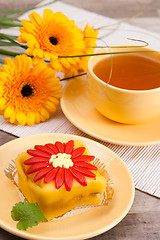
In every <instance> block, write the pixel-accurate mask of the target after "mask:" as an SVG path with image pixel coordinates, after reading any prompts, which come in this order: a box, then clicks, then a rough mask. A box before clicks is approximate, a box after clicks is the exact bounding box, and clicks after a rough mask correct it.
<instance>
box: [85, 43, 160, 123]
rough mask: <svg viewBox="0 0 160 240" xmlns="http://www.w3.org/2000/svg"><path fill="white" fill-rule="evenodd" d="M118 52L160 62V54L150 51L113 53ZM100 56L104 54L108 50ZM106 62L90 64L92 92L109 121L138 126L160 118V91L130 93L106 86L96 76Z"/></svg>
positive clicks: (97, 59)
mask: <svg viewBox="0 0 160 240" xmlns="http://www.w3.org/2000/svg"><path fill="white" fill-rule="evenodd" d="M115 51H117V52H122V51H126V52H127V51H141V53H138V54H141V55H142V56H143V55H145V56H149V57H152V59H155V60H156V61H157V60H158V61H157V62H160V54H159V53H158V52H155V51H153V50H152V49H149V48H143V49H142V48H138V47H137V48H134V49H133V48H126V49H125V50H124V49H116V48H115V50H114V51H112V52H115ZM142 51H144V53H143V52H142ZM145 51H148V52H149V53H148V52H145ZM99 52H104V50H101V51H99ZM106 52H107V50H106ZM125 54H128V53H125ZM108 57H109V56H108ZM104 58H106V55H99V56H93V57H91V58H90V59H89V62H88V70H87V78H88V91H89V96H90V99H91V101H92V102H93V104H94V105H95V108H96V109H97V110H98V111H99V112H100V113H101V114H103V115H104V116H106V117H107V118H109V119H111V120H114V121H116V122H120V123H125V124H137V123H141V122H144V121H148V120H151V119H153V118H155V117H156V116H158V115H159V114H160V87H157V88H154V89H149V90H128V89H123V88H119V87H115V86H112V85H110V84H107V83H105V82H104V81H102V80H101V79H100V78H98V77H97V76H96V75H95V73H94V72H93V69H94V67H95V66H96V64H98V63H99V62H100V61H102V59H104ZM159 64H160V63H159ZM159 69H160V68H159ZM113 71H114V68H113ZM159 71H160V70H159ZM151 80H152V79H151ZM117 81H118V79H117ZM159 81H160V79H159ZM159 84H160V83H159ZM159 86H160V85H159Z"/></svg>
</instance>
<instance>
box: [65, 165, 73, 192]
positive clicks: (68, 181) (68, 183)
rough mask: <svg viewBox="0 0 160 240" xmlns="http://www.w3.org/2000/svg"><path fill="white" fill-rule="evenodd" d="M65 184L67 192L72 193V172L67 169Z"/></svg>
mask: <svg viewBox="0 0 160 240" xmlns="http://www.w3.org/2000/svg"><path fill="white" fill-rule="evenodd" d="M64 182H65V187H66V190H67V191H70V190H71V188H72V185H73V176H72V174H71V172H70V171H69V170H68V169H66V168H65V170H64Z"/></svg>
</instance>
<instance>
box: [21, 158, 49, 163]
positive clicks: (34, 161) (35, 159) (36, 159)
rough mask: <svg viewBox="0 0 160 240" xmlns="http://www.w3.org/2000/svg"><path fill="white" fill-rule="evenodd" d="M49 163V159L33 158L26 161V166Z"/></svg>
mask: <svg viewBox="0 0 160 240" xmlns="http://www.w3.org/2000/svg"><path fill="white" fill-rule="evenodd" d="M46 161H48V159H47V158H43V157H31V158H29V159H27V160H26V161H24V164H25V165H32V164H34V163H40V162H46Z"/></svg>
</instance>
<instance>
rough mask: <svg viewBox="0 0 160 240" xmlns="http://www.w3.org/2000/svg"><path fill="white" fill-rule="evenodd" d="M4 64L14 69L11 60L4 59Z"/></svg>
mask: <svg viewBox="0 0 160 240" xmlns="http://www.w3.org/2000/svg"><path fill="white" fill-rule="evenodd" d="M5 64H7V65H9V66H10V67H11V68H13V69H14V68H15V63H14V61H13V60H12V59H11V58H5Z"/></svg>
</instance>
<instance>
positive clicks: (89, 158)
mask: <svg viewBox="0 0 160 240" xmlns="http://www.w3.org/2000/svg"><path fill="white" fill-rule="evenodd" d="M94 159H95V156H92V155H81V156H79V157H76V158H74V159H73V162H91V161H93V160H94Z"/></svg>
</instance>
